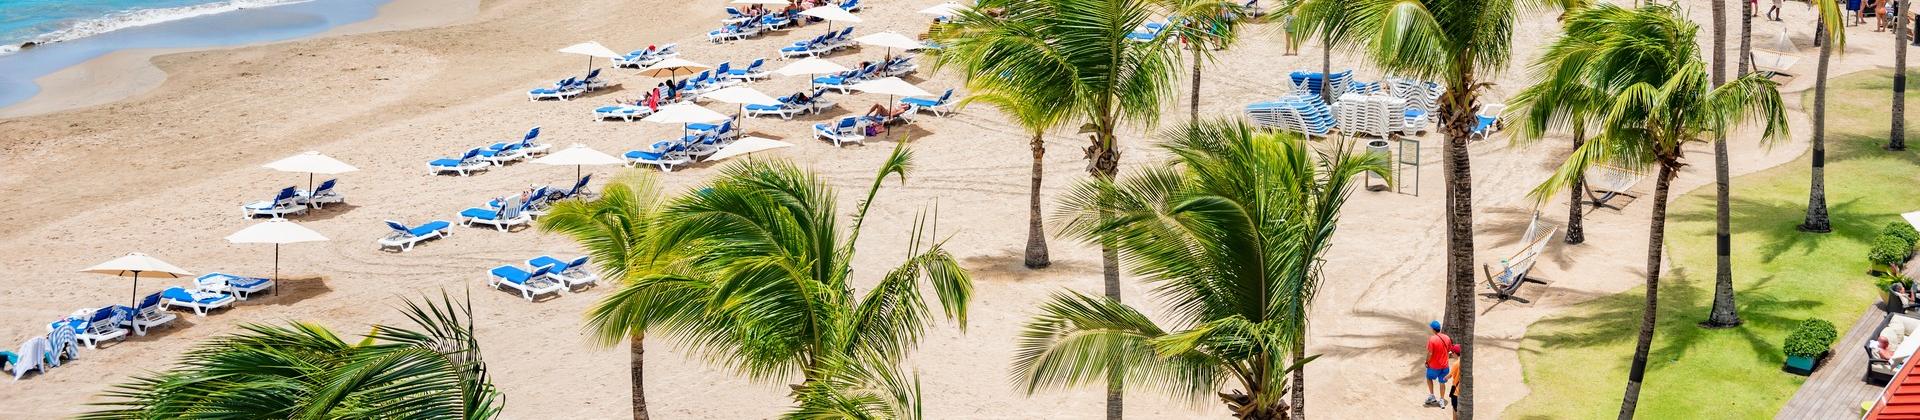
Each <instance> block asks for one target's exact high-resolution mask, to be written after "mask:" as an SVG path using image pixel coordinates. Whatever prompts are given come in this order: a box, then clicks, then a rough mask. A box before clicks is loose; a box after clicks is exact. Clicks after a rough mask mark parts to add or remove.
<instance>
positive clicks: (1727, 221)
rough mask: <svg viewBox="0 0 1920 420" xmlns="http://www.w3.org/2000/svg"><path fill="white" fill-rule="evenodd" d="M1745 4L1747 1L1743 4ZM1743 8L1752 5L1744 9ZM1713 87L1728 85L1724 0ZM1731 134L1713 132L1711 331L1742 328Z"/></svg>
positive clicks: (1716, 4) (1716, 22)
mask: <svg viewBox="0 0 1920 420" xmlns="http://www.w3.org/2000/svg"><path fill="white" fill-rule="evenodd" d="M1741 3H1742V4H1745V3H1746V2H1745V1H1741ZM1741 7H1742V8H1743V9H1744V8H1746V7H1750V6H1741ZM1710 73H1711V74H1712V76H1713V85H1714V86H1720V85H1721V84H1723V83H1726V82H1727V5H1726V2H1724V1H1720V0H1714V1H1713V70H1712V71H1711V72H1710ZM1727 159H1728V156H1727V134H1726V133H1723V132H1714V133H1713V179H1714V216H1713V217H1714V231H1713V232H1714V233H1713V234H1714V238H1716V239H1717V240H1716V241H1715V242H1714V243H1715V244H1716V247H1715V249H1714V263H1713V278H1714V282H1713V285H1714V286H1713V309H1712V310H1710V311H1708V312H1707V322H1705V323H1702V324H1701V326H1704V327H1708V328H1727V327H1733V326H1738V325H1740V313H1739V310H1738V309H1736V308H1735V307H1734V304H1733V228H1732V224H1731V221H1732V219H1731V215H1730V213H1729V212H1730V211H1731V209H1730V208H1729V207H1728V205H1727V203H1728V200H1729V199H1730V194H1731V192H1732V191H1731V190H1732V187H1733V185H1732V183H1733V180H1732V178H1731V176H1729V174H1728V167H1727Z"/></svg>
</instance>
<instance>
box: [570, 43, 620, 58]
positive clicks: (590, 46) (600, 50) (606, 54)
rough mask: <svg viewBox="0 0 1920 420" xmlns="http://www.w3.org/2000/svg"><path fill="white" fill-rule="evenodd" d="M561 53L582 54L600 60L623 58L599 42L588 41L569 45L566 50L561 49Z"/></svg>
mask: <svg viewBox="0 0 1920 420" xmlns="http://www.w3.org/2000/svg"><path fill="white" fill-rule="evenodd" d="M560 52H563V53H568V54H580V55H585V56H589V57H600V58H620V57H621V55H620V53H616V52H613V49H611V48H607V46H605V45H600V43H599V42H597V41H587V42H582V43H578V44H573V45H569V46H567V47H566V48H561V49H560Z"/></svg>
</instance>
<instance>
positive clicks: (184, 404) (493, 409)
mask: <svg viewBox="0 0 1920 420" xmlns="http://www.w3.org/2000/svg"><path fill="white" fill-rule="evenodd" d="M406 314H407V318H409V319H411V320H412V321H413V324H414V325H413V326H412V327H398V326H388V325H375V326H374V327H373V332H372V333H369V334H368V335H366V336H365V338H364V339H363V340H360V341H359V342H349V341H346V340H343V339H342V338H341V337H340V336H339V335H337V334H335V333H334V332H333V331H332V330H329V329H327V328H326V327H323V326H320V325H317V324H311V323H306V322H297V321H296V322H290V323H289V324H288V325H286V326H269V325H259V324H248V325H242V326H240V329H241V332H239V333H235V334H230V335H225V336H220V337H216V338H213V339H211V340H208V341H206V342H204V343H201V344H199V345H197V346H195V347H194V348H193V349H192V350H189V351H188V352H187V354H186V355H185V356H183V357H182V360H181V361H180V363H179V365H177V366H175V367H174V368H173V369H170V370H167V371H164V372H159V373H155V374H150V375H146V376H141V377H137V378H134V379H133V381H132V382H129V383H125V384H120V385H116V386H115V387H114V389H113V390H111V391H108V392H106V394H105V395H106V396H107V397H109V398H112V399H114V400H113V401H108V402H105V403H99V404H98V405H102V406H106V407H110V408H107V409H104V410H100V411H94V412H90V413H86V414H82V415H81V416H80V418H82V419H163V418H261V419H264V418H283V419H284V418H417V419H489V418H494V417H497V416H498V415H499V414H500V410H501V408H503V406H504V404H505V401H503V397H502V396H501V395H500V393H499V392H498V391H497V390H495V389H494V387H493V383H492V382H491V381H489V380H488V378H487V365H486V362H485V361H483V360H482V359H481V357H480V343H479V341H477V340H475V339H474V337H473V325H472V319H473V310H472V308H471V307H470V306H468V305H467V304H466V302H455V301H454V300H453V299H452V298H450V297H447V296H446V295H445V294H444V293H443V294H442V295H441V299H440V302H439V303H437V304H435V303H429V304H427V305H424V306H422V305H420V304H416V303H414V302H412V301H408V302H407V304H406Z"/></svg>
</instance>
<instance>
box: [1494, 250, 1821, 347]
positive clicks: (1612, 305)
mask: <svg viewBox="0 0 1920 420" xmlns="http://www.w3.org/2000/svg"><path fill="white" fill-rule="evenodd" d="M1669 273H1670V274H1669V275H1668V276H1666V277H1664V278H1662V279H1661V283H1660V306H1661V308H1660V319H1659V325H1658V326H1657V327H1656V328H1655V337H1654V338H1655V340H1654V343H1655V345H1656V346H1655V347H1654V348H1653V349H1652V350H1650V351H1649V358H1650V359H1651V360H1652V361H1653V363H1650V364H1649V365H1648V366H1649V369H1651V370H1655V371H1658V370H1661V369H1664V368H1666V367H1668V366H1672V363H1671V362H1673V361H1677V360H1679V359H1681V358H1682V357H1684V356H1686V354H1687V352H1689V351H1691V350H1693V349H1694V348H1696V347H1698V346H1699V345H1700V344H1701V343H1703V342H1705V341H1706V340H1707V339H1709V338H1712V337H1716V336H1724V335H1728V334H1732V335H1736V336H1738V337H1739V338H1740V339H1741V340H1742V341H1745V342H1746V343H1747V345H1748V347H1750V348H1751V349H1752V350H1753V356H1754V357H1755V359H1756V360H1758V361H1760V362H1763V363H1768V364H1779V363H1782V362H1785V361H1786V359H1785V358H1784V357H1783V356H1781V353H1780V348H1779V344H1778V343H1776V342H1775V341H1776V340H1777V338H1778V337H1775V336H1776V335H1777V334H1774V333H1773V332H1774V331H1780V330H1784V329H1789V328H1791V327H1792V326H1793V325H1795V324H1797V323H1799V322H1800V319H1798V318H1792V317H1786V316H1781V315H1778V314H1781V313H1789V312H1804V311H1806V310H1810V309H1813V308H1815V307H1818V306H1820V305H1822V302H1820V301H1815V300H1809V299H1794V298H1783V297H1781V296H1780V295H1779V294H1777V293H1776V292H1777V290H1776V289H1774V288H1773V287H1772V283H1773V281H1774V277H1772V276H1768V277H1764V278H1760V279H1757V280H1754V281H1752V282H1749V283H1747V284H1745V287H1742V288H1741V289H1740V290H1739V300H1738V306H1739V311H1740V318H1741V319H1742V320H1744V321H1745V323H1744V324H1741V326H1739V327H1735V328H1723V329H1709V328H1701V327H1699V326H1698V325H1697V323H1698V322H1700V320H1701V319H1703V317H1704V316H1705V314H1706V313H1707V312H1708V311H1709V310H1710V309H1711V305H1712V303H1713V302H1712V299H1708V297H1709V296H1710V295H1709V293H1710V291H1709V290H1708V289H1707V287H1708V286H1710V285H1711V283H1709V282H1707V281H1695V280H1693V279H1692V278H1690V277H1689V276H1688V274H1687V273H1686V272H1685V270H1682V269H1675V270H1671V271H1669ZM1645 302H1646V295H1644V294H1642V293H1637V292H1631V291H1630V292H1627V293H1620V294H1615V295H1612V296H1607V297H1604V298H1600V299H1596V300H1593V301H1591V302H1588V303H1585V304H1582V305H1580V306H1581V307H1582V308H1578V309H1575V310H1573V311H1569V313H1570V314H1573V315H1568V316H1562V317H1554V318H1547V319H1542V320H1540V321H1539V322H1537V323H1535V324H1534V325H1533V327H1532V328H1529V330H1530V331H1531V332H1536V333H1531V334H1529V335H1528V337H1527V340H1526V341H1527V342H1526V343H1525V344H1524V345H1523V346H1522V347H1521V349H1520V351H1522V352H1527V353H1528V354H1533V355H1540V354H1543V353H1544V352H1542V351H1541V350H1542V349H1546V350H1556V351H1558V350H1570V349H1584V348H1592V347H1605V346H1613V345H1620V346H1630V345H1631V344H1632V343H1633V342H1634V341H1636V340H1638V338H1639V334H1640V316H1641V314H1642V309H1643V308H1644V305H1645ZM1541 331H1546V332H1544V333H1537V332H1541ZM1620 356H1621V357H1622V358H1626V357H1631V356H1632V353H1631V350H1630V349H1629V350H1628V352H1625V353H1622V354H1621V355H1620Z"/></svg>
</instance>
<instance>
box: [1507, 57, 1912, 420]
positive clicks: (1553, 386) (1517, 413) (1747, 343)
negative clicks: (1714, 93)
mask: <svg viewBox="0 0 1920 420" xmlns="http://www.w3.org/2000/svg"><path fill="white" fill-rule="evenodd" d="M1892 75H1893V73H1892V72H1891V71H1877V72H1869V73H1862V74H1855V75H1851V76H1847V77H1843V78H1839V79H1835V80H1833V81H1832V82H1831V85H1830V86H1829V88H1830V90H1829V92H1828V96H1827V97H1828V99H1829V102H1830V103H1829V104H1828V105H1829V107H1828V110H1827V111H1828V112H1827V118H1828V121H1827V127H1828V130H1829V131H1828V135H1827V158H1828V160H1827V200H1828V203H1829V205H1830V209H1831V211H1832V217H1833V223H1834V232H1833V233H1830V234H1825V235H1820V234H1809V233H1802V232H1799V231H1797V230H1796V229H1795V226H1796V225H1798V224H1799V223H1800V222H1801V220H1802V219H1803V218H1804V217H1805V215H1806V202H1807V188H1808V181H1807V180H1808V173H1809V170H1810V168H1809V165H1810V159H1811V156H1810V154H1809V155H1803V156H1801V157H1800V158H1799V159H1797V160H1795V161H1793V162H1791V163H1788V164H1785V165H1781V166H1779V167H1775V168H1772V169H1768V170H1765V171H1761V172H1757V173H1752V174H1748V175H1746V176H1742V177H1738V178H1735V179H1734V181H1733V186H1734V189H1733V193H1732V199H1733V205H1732V210H1733V215H1732V216H1733V230H1734V248H1733V262H1734V270H1735V277H1734V282H1735V285H1734V286H1735V288H1736V291H1737V292H1736V293H1737V294H1736V300H1737V301H1738V303H1739V308H1740V316H1741V318H1742V319H1744V320H1745V321H1746V324H1745V325H1744V326H1741V327H1739V328H1731V329H1723V330H1708V329H1703V328H1700V327H1699V326H1698V325H1697V324H1698V323H1699V322H1701V321H1704V320H1706V318H1707V311H1708V308H1710V307H1711V305H1712V300H1713V275H1714V264H1713V259H1714V256H1713V253H1714V246H1713V244H1714V242H1713V231H1714V226H1713V216H1714V211H1713V199H1714V197H1713V195H1714V190H1713V186H1712V185H1708V186H1705V187H1703V188H1699V189H1696V190H1694V191H1691V192H1688V193H1687V194H1685V195H1684V196H1681V197H1679V198H1678V199H1676V201H1675V203H1674V214H1673V215H1672V217H1671V219H1669V221H1668V224H1667V228H1668V231H1667V241H1668V242H1667V249H1668V251H1669V253H1668V255H1669V257H1670V258H1671V260H1670V261H1671V263H1672V266H1671V267H1668V274H1667V275H1666V276H1663V277H1662V278H1661V285H1660V323H1659V329H1658V330H1657V332H1656V333H1655V339H1654V344H1653V352H1652V355H1651V357H1650V358H1649V367H1648V372H1647V379H1646V383H1645V385H1644V387H1643V388H1642V391H1641V394H1640V406H1639V411H1638V416H1639V417H1640V418H1656V419H1660V418H1689V419H1692V418H1738V419H1753V418H1771V417H1773V415H1774V413H1775V412H1777V411H1779V410H1780V407H1781V406H1783V405H1785V404H1786V402H1787V399H1788V398H1791V397H1792V396H1793V393H1794V391H1795V390H1796V389H1798V388H1799V386H1800V384H1801V383H1802V382H1804V381H1805V378H1804V377H1801V376H1798V375H1793V374H1789V373H1785V372H1782V371H1781V370H1780V367H1781V364H1782V363H1783V362H1784V361H1785V359H1786V358H1785V356H1784V355H1782V354H1781V353H1780V346H1781V343H1782V341H1783V340H1785V339H1786V336H1787V333H1788V332H1789V331H1790V330H1791V329H1792V328H1793V327H1794V326H1795V325H1797V324H1798V323H1799V322H1800V321H1801V320H1803V319H1807V318H1820V319H1825V320H1828V321H1831V322H1833V323H1834V325H1836V326H1838V327H1839V328H1843V329H1844V328H1847V327H1848V326H1849V325H1852V324H1853V322H1854V321H1855V320H1857V319H1858V318H1859V316H1860V313H1861V311H1862V310H1863V309H1864V305H1866V304H1868V303H1869V302H1873V301H1877V300H1878V299H1879V294H1878V292H1877V291H1876V289H1875V287H1874V285H1873V281H1874V278H1873V277H1871V276H1869V275H1867V271H1868V268H1869V266H1870V265H1871V263H1869V262H1867V260H1866V252H1867V242H1868V241H1869V240H1871V239H1872V238H1873V237H1874V236H1876V235H1878V234H1879V232H1880V229H1881V227H1883V226H1885V225H1886V224H1887V223H1888V222H1892V221H1897V220H1900V216H1899V214H1900V213H1901V212H1906V211H1913V210H1915V209H1916V208H1920V201H1916V200H1914V199H1913V198H1914V197H1920V182H1916V181H1920V177H1917V176H1916V175H1915V174H1920V160H1917V159H1916V158H1915V152H1914V150H1920V143H1913V140H1912V139H1915V138H1916V135H1920V131H1909V134H1908V135H1907V138H1908V139H1910V140H1908V141H1909V143H1910V144H1913V145H1914V146H1909V147H1910V149H1909V151H1907V152H1902V153H1893V152H1887V151H1885V150H1882V149H1881V148H1880V147H1881V146H1883V145H1885V143H1886V132H1887V131H1886V130H1887V127H1888V124H1889V121H1888V119H1889V116H1888V111H1887V109H1888V107H1889V106H1890V103H1891V93H1890V89H1891V86H1892ZM1916 89H1920V84H1916V83H1913V81H1912V80H1910V81H1909V87H1908V91H1909V92H1915V93H1920V91H1917V90H1916ZM1803 99H1804V100H1803V101H1802V103H1804V104H1807V106H1811V104H1812V103H1813V96H1812V92H1811V91H1809V92H1807V93H1806V96H1805V97H1804V98H1803ZM1913 99H1920V98H1913ZM1910 100H1912V99H1910ZM1908 106H1909V107H1920V102H1910V103H1909V105H1908ZM1908 115H1909V116H1908V121H1909V122H1908V127H1910V128H1911V127H1914V126H1915V125H1920V121H1916V120H1914V117H1913V116H1912V113H1909V114H1908ZM1792 129H1793V130H1795V131H1796V132H1798V131H1800V130H1810V129H1811V127H1799V126H1796V127H1792ZM1734 141H1739V140H1734ZM1692 163H1693V164H1695V165H1712V164H1713V162H1711V161H1702V162H1692ZM1640 205H1644V203H1640ZM1636 255H1637V254H1636ZM1644 293H1645V289H1642V288H1636V289H1634V290H1629V291H1627V292H1624V293H1621V294H1618V295H1614V296H1608V297H1603V298H1600V299H1596V300H1594V301H1591V302H1587V303H1583V304H1580V305H1576V306H1574V307H1572V308H1571V309H1569V310H1568V311H1566V313H1564V314H1562V315H1559V316H1554V317H1549V318H1546V319H1542V320H1540V321H1539V322H1537V323H1535V324H1533V325H1532V326H1530V327H1528V329H1527V338H1526V340H1524V341H1523V342H1522V343H1521V352H1520V363H1521V365H1522V367H1523V368H1524V369H1525V376H1526V380H1527V385H1528V386H1529V387H1531V388H1532V390H1533V393H1532V394H1531V395H1528V396H1527V397H1526V398H1525V399H1523V400H1521V401H1520V402H1519V403H1517V404H1515V405H1513V406H1512V407H1510V408H1509V409H1508V410H1507V412H1506V417H1509V418H1612V417H1613V416H1615V415H1616V414H1617V413H1618V411H1619V406H1620V400H1621V396H1622V394H1623V392H1624V391H1625V387H1626V380H1627V368H1628V365H1629V364H1630V363H1631V361H1632V360H1631V359H1632V357H1633V345H1634V339H1635V337H1636V336H1637V334H1638V330H1639V325H1640V313H1641V308H1642V305H1643V299H1645V297H1644V296H1645V295H1644ZM1841 334H1843V335H1844V334H1845V331H1842V332H1841ZM1858 344H1859V343H1836V344H1835V347H1836V348H1841V349H1852V348H1853V347H1854V346H1856V345H1858Z"/></svg>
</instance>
